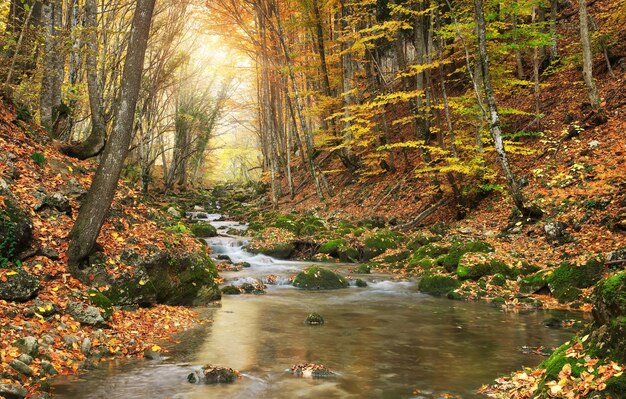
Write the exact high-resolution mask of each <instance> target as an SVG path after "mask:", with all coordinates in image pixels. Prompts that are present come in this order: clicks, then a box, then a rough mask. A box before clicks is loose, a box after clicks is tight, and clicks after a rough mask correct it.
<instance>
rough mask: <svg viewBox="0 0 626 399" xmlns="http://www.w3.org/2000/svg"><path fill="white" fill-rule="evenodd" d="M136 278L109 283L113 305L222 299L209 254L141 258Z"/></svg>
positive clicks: (201, 302) (160, 254) (202, 302)
mask: <svg viewBox="0 0 626 399" xmlns="http://www.w3.org/2000/svg"><path fill="white" fill-rule="evenodd" d="M134 263H135V272H134V274H133V276H132V277H130V276H125V277H123V278H121V279H118V280H114V281H112V282H110V283H109V286H110V288H109V289H108V290H107V291H104V292H103V294H104V295H105V296H107V297H108V298H109V299H110V301H111V303H112V304H113V305H118V306H128V305H140V306H150V305H153V304H157V303H163V304H167V305H183V306H196V305H206V304H208V303H210V302H211V301H214V300H217V299H219V298H220V297H221V293H220V291H219V288H218V286H217V284H216V282H215V279H216V278H217V269H216V267H215V263H214V262H213V261H212V260H211V259H210V258H209V256H208V255H207V254H206V253H202V252H192V253H185V254H179V255H171V254H169V253H167V252H156V253H153V254H151V255H149V256H147V257H145V258H137V259H136V261H135V262H134Z"/></svg>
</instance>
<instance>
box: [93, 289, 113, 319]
mask: <svg viewBox="0 0 626 399" xmlns="http://www.w3.org/2000/svg"><path fill="white" fill-rule="evenodd" d="M87 294H88V295H89V300H90V301H91V303H92V304H93V305H94V306H96V307H98V308H100V309H102V312H101V314H102V317H103V318H104V320H108V319H109V318H110V317H111V315H113V304H112V303H111V300H110V299H109V298H108V297H107V296H106V295H104V294H103V293H102V292H100V291H98V290H96V289H90V290H89V291H88V292H87Z"/></svg>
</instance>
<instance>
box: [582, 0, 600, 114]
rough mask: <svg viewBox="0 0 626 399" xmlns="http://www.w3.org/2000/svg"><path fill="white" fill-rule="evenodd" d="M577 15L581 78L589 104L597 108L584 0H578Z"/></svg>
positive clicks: (598, 100) (596, 93) (597, 98)
mask: <svg viewBox="0 0 626 399" xmlns="http://www.w3.org/2000/svg"><path fill="white" fill-rule="evenodd" d="M578 2H579V7H578V15H579V17H580V42H581V44H582V51H583V79H584V80H585V84H586V85H587V91H588V92H589V101H590V102H591V106H592V107H593V108H594V109H595V110H597V109H599V108H600V96H599V94H598V89H597V87H596V82H595V80H594V79H593V52H592V49H591V37H590V36H589V15H588V14H587V4H586V3H585V1H584V0H579V1H578Z"/></svg>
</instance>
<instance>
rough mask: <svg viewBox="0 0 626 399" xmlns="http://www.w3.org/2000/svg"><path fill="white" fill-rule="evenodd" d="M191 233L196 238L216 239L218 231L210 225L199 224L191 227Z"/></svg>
mask: <svg viewBox="0 0 626 399" xmlns="http://www.w3.org/2000/svg"><path fill="white" fill-rule="evenodd" d="M191 232H192V233H193V235H194V236H196V237H203V238H204V237H215V236H217V229H216V228H215V227H214V226H213V225H212V224H210V223H203V222H198V223H194V224H193V225H191Z"/></svg>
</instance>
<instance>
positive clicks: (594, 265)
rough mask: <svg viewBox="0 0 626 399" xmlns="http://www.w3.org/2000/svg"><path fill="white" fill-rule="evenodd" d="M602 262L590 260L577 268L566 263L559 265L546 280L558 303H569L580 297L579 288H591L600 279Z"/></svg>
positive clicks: (594, 259)
mask: <svg viewBox="0 0 626 399" xmlns="http://www.w3.org/2000/svg"><path fill="white" fill-rule="evenodd" d="M603 265H604V261H603V260H601V259H600V258H598V257H596V258H591V259H589V260H588V261H587V262H586V263H585V264H584V265H582V266H577V265H574V264H571V263H569V262H567V261H565V262H563V263H561V265H560V266H559V267H557V268H556V269H555V270H554V272H553V273H552V275H551V276H550V277H549V278H548V283H549V285H550V289H551V290H552V293H553V294H554V296H555V297H556V298H557V299H558V300H559V302H571V301H573V300H575V299H578V298H579V297H580V293H581V292H580V288H587V287H591V286H592V285H593V284H595V283H596V282H598V281H599V280H600V278H601V277H602V267H603Z"/></svg>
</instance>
